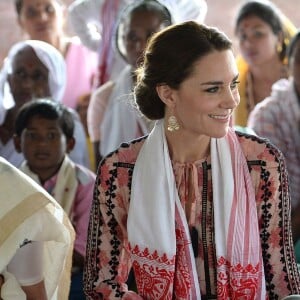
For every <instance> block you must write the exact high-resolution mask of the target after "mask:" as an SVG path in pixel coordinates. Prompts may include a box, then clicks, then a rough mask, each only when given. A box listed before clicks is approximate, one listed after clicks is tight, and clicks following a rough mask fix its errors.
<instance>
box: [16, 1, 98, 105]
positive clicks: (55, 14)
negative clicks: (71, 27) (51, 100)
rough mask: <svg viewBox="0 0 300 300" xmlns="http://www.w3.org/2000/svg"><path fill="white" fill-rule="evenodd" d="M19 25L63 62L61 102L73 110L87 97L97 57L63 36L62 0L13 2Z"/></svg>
mask: <svg viewBox="0 0 300 300" xmlns="http://www.w3.org/2000/svg"><path fill="white" fill-rule="evenodd" d="M14 2H15V8H16V13H17V16H18V24H19V25H20V28H21V30H22V31H23V32H25V33H26V34H27V37H28V38H29V39H31V40H40V41H44V42H46V43H49V44H50V45H52V46H53V47H55V48H56V49H57V50H58V51H59V52H60V54H61V55H62V56H63V57H64V60H65V63H66V78H67V79H66V85H65V90H64V94H63V97H62V103H64V104H65V105H66V106H68V107H71V108H73V109H75V108H76V106H77V104H78V101H79V99H80V97H82V96H85V95H86V94H90V93H91V90H92V87H93V81H94V77H95V75H96V71H97V54H96V53H94V52H93V51H90V50H89V49H88V48H86V47H85V46H84V45H83V44H82V43H81V41H80V39H79V38H78V37H76V36H75V37H72V38H71V37H69V36H68V35H67V33H66V30H65V26H66V25H67V13H68V12H67V9H66V5H65V4H64V1H61V0H39V1H35V0H14Z"/></svg>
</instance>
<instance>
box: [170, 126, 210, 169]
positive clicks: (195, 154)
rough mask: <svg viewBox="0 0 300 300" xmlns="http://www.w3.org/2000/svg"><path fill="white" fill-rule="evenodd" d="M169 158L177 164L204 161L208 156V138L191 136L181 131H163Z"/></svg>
mask: <svg viewBox="0 0 300 300" xmlns="http://www.w3.org/2000/svg"><path fill="white" fill-rule="evenodd" d="M165 132H166V139H167V142H168V146H169V152H170V157H171V159H172V160H173V161H176V162H179V163H192V162H195V161H198V160H201V159H206V158H207V157H208V156H209V154H210V137H208V136H206V135H201V136H198V137H196V136H193V135H192V134H189V133H185V132H183V130H182V129H179V130H178V131H173V132H170V131H168V130H167V129H165Z"/></svg>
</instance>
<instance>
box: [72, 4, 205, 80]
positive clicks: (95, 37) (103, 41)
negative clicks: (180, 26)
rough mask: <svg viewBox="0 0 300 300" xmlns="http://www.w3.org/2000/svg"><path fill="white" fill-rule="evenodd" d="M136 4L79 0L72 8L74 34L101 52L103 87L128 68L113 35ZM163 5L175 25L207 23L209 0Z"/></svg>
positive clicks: (100, 66) (100, 68) (100, 65)
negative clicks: (126, 10)
mask: <svg viewBox="0 0 300 300" xmlns="http://www.w3.org/2000/svg"><path fill="white" fill-rule="evenodd" d="M134 2H135V3H137V2H138V1H133V0H75V1H74V2H73V3H72V4H71V5H70V7H69V16H70V21H71V24H72V25H73V29H74V31H75V32H76V33H77V34H78V36H79V37H80V39H81V40H82V42H83V43H84V44H85V45H86V46H87V47H89V48H90V49H92V50H94V51H98V50H99V63H98V65H99V70H98V71H99V78H98V85H99V86H101V85H102V84H104V83H105V82H106V81H108V80H114V79H115V78H116V77H117V76H118V75H119V73H120V72H121V71H122V70H123V68H124V67H125V66H126V64H125V63H124V61H123V60H122V58H121V57H120V56H119V55H118V53H117V51H116V49H115V47H114V40H113V32H114V30H115V27H116V20H117V19H118V16H119V15H120V12H122V10H123V9H124V8H125V7H126V6H127V5H129V4H132V3H134ZM159 2H160V3H161V4H163V5H165V6H166V7H167V8H168V9H169V11H171V12H172V15H173V17H174V21H175V22H181V21H185V20H197V21H199V22H203V20H204V18H205V15H206V12H207V4H206V1H205V0H159ZM91 25H94V26H91Z"/></svg>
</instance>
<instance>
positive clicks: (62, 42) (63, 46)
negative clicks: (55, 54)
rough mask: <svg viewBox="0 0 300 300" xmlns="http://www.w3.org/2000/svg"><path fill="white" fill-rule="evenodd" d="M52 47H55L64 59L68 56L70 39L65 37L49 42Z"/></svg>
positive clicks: (57, 37) (54, 38) (55, 38)
mask: <svg viewBox="0 0 300 300" xmlns="http://www.w3.org/2000/svg"><path fill="white" fill-rule="evenodd" d="M48 43H49V44H50V45H52V46H53V47H55V48H56V49H57V50H58V51H59V52H60V53H61V54H62V56H63V57H65V56H66V54H67V51H68V45H69V39H68V38H67V37H65V36H56V37H53V38H52V39H51V40H49V41H48Z"/></svg>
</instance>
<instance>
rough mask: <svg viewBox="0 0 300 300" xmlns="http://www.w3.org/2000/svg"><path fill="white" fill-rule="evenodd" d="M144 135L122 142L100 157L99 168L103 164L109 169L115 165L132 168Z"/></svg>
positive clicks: (144, 137)
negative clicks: (116, 147)
mask: <svg viewBox="0 0 300 300" xmlns="http://www.w3.org/2000/svg"><path fill="white" fill-rule="evenodd" d="M146 137H147V136H143V137H140V138H138V139H135V140H132V141H130V142H128V143H122V144H121V145H120V147H119V148H118V149H116V150H115V151H113V152H111V153H109V154H108V155H107V156H105V157H104V158H103V159H102V161H101V163H100V168H102V167H104V166H105V167H106V168H107V167H108V168H109V169H112V168H116V167H127V168H132V169H133V167H134V164H135V162H136V159H137V157H138V154H139V152H140V149H141V147H142V146H143V144H144V141H145V139H146Z"/></svg>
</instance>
